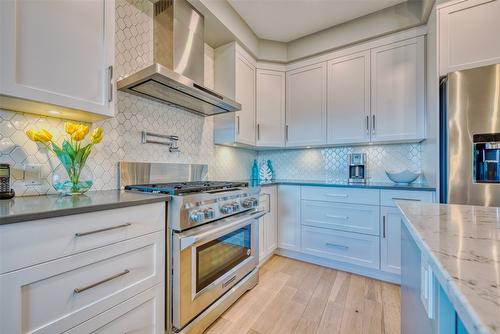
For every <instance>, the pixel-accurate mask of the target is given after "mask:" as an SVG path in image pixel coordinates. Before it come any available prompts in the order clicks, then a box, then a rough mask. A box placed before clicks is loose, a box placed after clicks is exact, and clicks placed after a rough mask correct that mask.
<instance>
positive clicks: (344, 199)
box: [301, 187, 379, 205]
mask: <svg viewBox="0 0 500 334" xmlns="http://www.w3.org/2000/svg"><path fill="white" fill-rule="evenodd" d="M301 188H302V199H308V200H313V201H327V202H338V203H357V204H372V205H379V191H378V190H377V189H355V188H337V187H301Z"/></svg>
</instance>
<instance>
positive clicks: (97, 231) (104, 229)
mask: <svg viewBox="0 0 500 334" xmlns="http://www.w3.org/2000/svg"><path fill="white" fill-rule="evenodd" d="M130 225H132V224H131V223H125V224H121V225H116V226H111V227H106V228H101V229H99V230H93V231H88V232H79V233H75V238H78V237H84V236H86V235H89V234H95V233H101V232H106V231H110V230H116V229H117V228H124V227H127V226H130Z"/></svg>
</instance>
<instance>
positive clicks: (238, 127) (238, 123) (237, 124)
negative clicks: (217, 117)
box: [236, 115, 240, 134]
mask: <svg viewBox="0 0 500 334" xmlns="http://www.w3.org/2000/svg"><path fill="white" fill-rule="evenodd" d="M236 130H237V131H236V132H237V133H238V134H240V116H238V115H236Z"/></svg>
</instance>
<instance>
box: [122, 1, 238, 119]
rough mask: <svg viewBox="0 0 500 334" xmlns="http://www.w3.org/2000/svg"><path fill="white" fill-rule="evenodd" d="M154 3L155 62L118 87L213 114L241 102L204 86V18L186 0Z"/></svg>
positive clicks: (206, 113) (229, 108) (194, 110)
mask: <svg viewBox="0 0 500 334" xmlns="http://www.w3.org/2000/svg"><path fill="white" fill-rule="evenodd" d="M152 2H154V4H153V6H154V14H153V15H154V28H153V29H154V64H153V65H151V66H148V67H146V68H144V69H142V70H140V71H139V72H136V73H134V74H132V75H130V76H128V77H126V78H124V79H121V80H119V81H118V83H117V86H118V90H121V91H124V92H128V93H131V94H134V95H138V96H141V97H144V98H147V99H151V100H155V101H159V102H162V103H166V104H168V105H173V106H176V107H180V108H182V109H184V110H187V111H190V112H194V113H197V114H201V115H203V116H211V115H215V114H220V113H226V112H232V111H238V110H240V109H241V105H240V104H239V103H238V102H236V101H234V100H232V99H230V98H228V97H225V96H223V95H222V94H219V93H217V92H215V91H213V90H211V89H208V88H206V87H204V86H203V77H204V52H205V51H204V50H205V48H204V18H203V15H201V14H200V13H199V12H198V11H197V10H196V9H194V8H193V7H192V6H191V4H190V3H189V2H188V1H187V0H159V1H156V2H155V1H152Z"/></svg>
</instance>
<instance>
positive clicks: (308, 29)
mask: <svg viewBox="0 0 500 334" xmlns="http://www.w3.org/2000/svg"><path fill="white" fill-rule="evenodd" d="M227 1H228V2H229V4H230V5H231V6H232V7H233V8H234V10H235V11H236V12H237V13H238V14H239V15H240V16H241V18H242V19H243V20H244V21H245V22H246V23H247V24H248V25H249V26H250V28H251V29H252V30H253V31H254V32H255V34H256V35H257V36H258V37H259V38H262V39H269V40H273V41H278V42H290V41H293V40H295V39H297V38H300V37H303V36H306V35H309V34H312V33H315V32H318V31H321V30H324V29H326V28H330V27H332V26H335V25H338V24H341V23H344V22H347V21H350V20H353V19H355V18H358V17H361V16H364V15H368V14H370V13H373V12H376V11H379V10H381V9H384V8H387V7H391V6H394V5H397V4H399V3H402V2H405V1H406V0H227Z"/></svg>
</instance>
